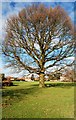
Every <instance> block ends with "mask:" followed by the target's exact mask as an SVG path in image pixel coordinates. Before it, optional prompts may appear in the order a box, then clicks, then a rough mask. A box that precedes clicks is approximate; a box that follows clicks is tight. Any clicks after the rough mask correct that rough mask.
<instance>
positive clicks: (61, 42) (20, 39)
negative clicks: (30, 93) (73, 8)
mask: <svg viewBox="0 0 76 120" xmlns="http://www.w3.org/2000/svg"><path fill="white" fill-rule="evenodd" d="M73 32H74V30H73V25H72V22H71V20H70V17H69V16H68V14H67V13H66V12H65V10H64V9H63V8H61V7H60V6H56V7H55V8H46V7H45V6H44V5H42V4H40V5H38V6H35V5H32V6H31V7H27V8H25V9H22V10H21V11H20V12H19V14H18V15H14V16H11V17H10V18H9V19H8V20H7V27H6V36H5V40H4V42H3V49H2V50H3V53H4V55H5V60H6V61H7V66H8V67H14V68H17V69H18V70H20V71H21V70H27V71H29V72H30V73H36V74H39V76H40V80H39V86H40V87H44V86H45V84H44V76H45V74H46V72H47V71H48V70H49V69H50V68H52V67H54V66H57V68H58V70H60V69H62V68H63V67H64V66H66V65H70V64H72V63H71V61H70V62H68V61H67V60H65V58H68V57H70V56H72V55H73V48H74V47H73V45H74V35H73Z"/></svg>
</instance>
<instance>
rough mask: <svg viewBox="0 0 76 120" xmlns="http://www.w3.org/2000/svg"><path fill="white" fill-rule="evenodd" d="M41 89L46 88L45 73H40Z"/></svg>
mask: <svg viewBox="0 0 76 120" xmlns="http://www.w3.org/2000/svg"><path fill="white" fill-rule="evenodd" d="M39 87H45V84H44V73H40V80H39Z"/></svg>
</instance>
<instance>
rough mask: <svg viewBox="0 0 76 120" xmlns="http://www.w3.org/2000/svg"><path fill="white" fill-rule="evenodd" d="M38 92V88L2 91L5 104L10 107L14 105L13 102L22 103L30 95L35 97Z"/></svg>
mask: <svg viewBox="0 0 76 120" xmlns="http://www.w3.org/2000/svg"><path fill="white" fill-rule="evenodd" d="M37 90H38V87H30V88H23V89H13V90H12V89H11V90H8V89H5V90H3V91H2V98H3V104H6V103H7V104H6V106H8V105H9V104H10V105H12V104H13V102H19V101H22V99H23V98H25V99H27V98H28V95H33V94H34V93H35V92H36V91H37Z"/></svg>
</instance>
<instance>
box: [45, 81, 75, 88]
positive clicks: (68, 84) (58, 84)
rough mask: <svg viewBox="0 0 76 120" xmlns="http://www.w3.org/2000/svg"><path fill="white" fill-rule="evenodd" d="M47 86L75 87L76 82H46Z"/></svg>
mask: <svg viewBox="0 0 76 120" xmlns="http://www.w3.org/2000/svg"><path fill="white" fill-rule="evenodd" d="M45 86H46V87H62V88H65V87H67V88H70V87H75V86H76V83H75V82H72V83H70V82H69V83H67V82H65V83H61V82H60V83H46V84H45Z"/></svg>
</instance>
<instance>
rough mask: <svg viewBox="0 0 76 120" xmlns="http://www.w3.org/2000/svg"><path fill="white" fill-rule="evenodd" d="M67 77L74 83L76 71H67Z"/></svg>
mask: <svg viewBox="0 0 76 120" xmlns="http://www.w3.org/2000/svg"><path fill="white" fill-rule="evenodd" d="M65 77H67V78H68V79H69V81H72V82H74V79H75V78H74V70H70V69H67V71H66V72H65Z"/></svg>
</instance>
